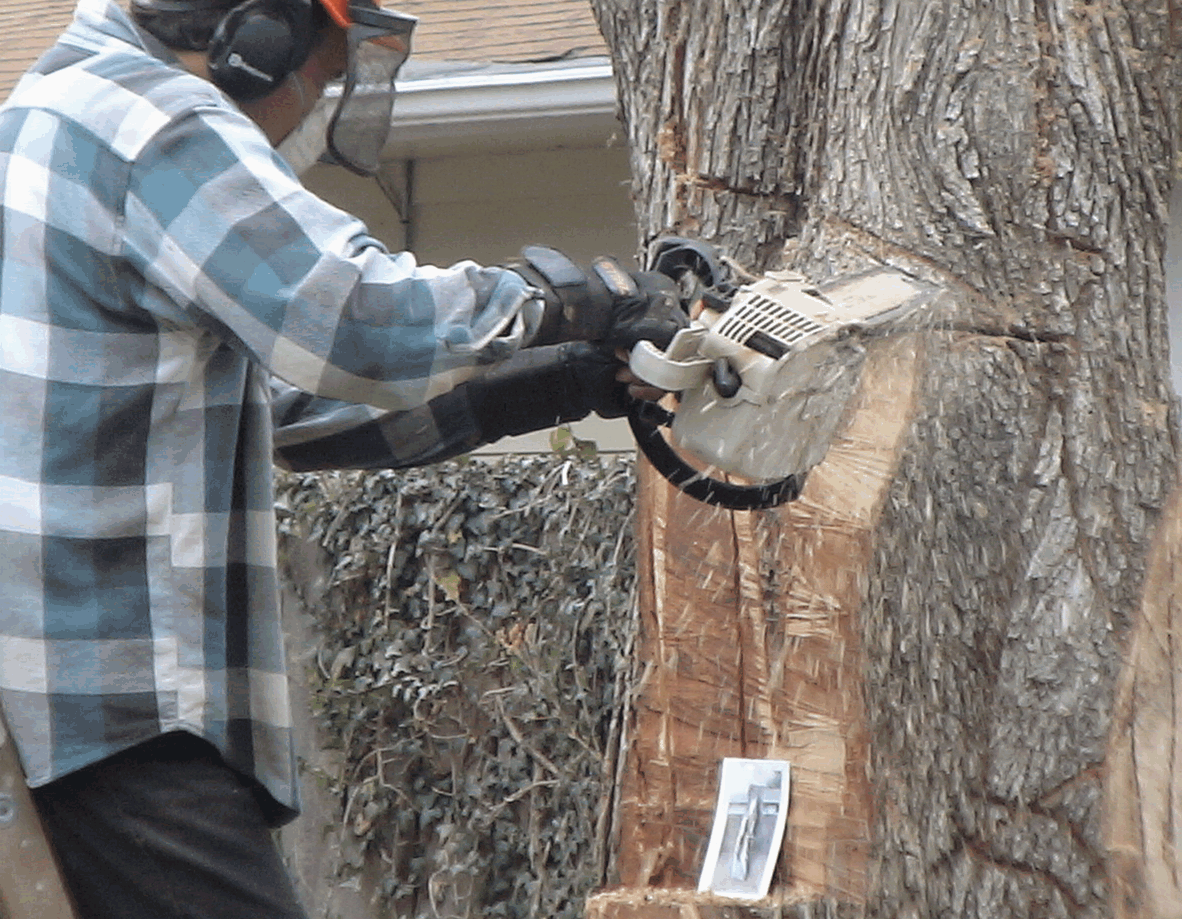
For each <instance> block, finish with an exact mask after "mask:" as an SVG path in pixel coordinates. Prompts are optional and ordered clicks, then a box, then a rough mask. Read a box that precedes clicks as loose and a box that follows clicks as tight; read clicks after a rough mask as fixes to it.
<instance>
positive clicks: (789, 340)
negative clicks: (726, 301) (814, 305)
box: [713, 285, 827, 360]
mask: <svg viewBox="0 0 1182 919" xmlns="http://www.w3.org/2000/svg"><path fill="white" fill-rule="evenodd" d="M777 286H780V287H781V288H782V289H783V293H784V295H785V297H784V299H787V298H789V297H790V298H792V299H797V300H800V299H803V298H806V297H807V298H808V299H810V300H811V299H815V298H813V297H811V296H810V295H809V294H806V293H804V292H803V291H801V290H800V289H799V288H798V287H791V286H789V285H777ZM744 294H745V295H744ZM784 299H778V298H775V297H769V296H767V295H766V294H763V293H759V292H756V291H754V290H750V289H748V290H746V291H744V292H743V293H741V294H740V295H739V297H737V298H736V299H735V302H734V303H733V304H732V305H731V308H730V309H728V310H727V311H726V312H725V313H724V314H723V315H722V318H721V319H720V320H719V321H718V323H717V324H716V325H715V326H714V329H713V331H714V332H715V333H716V334H718V335H721V336H722V337H723V338H727V339H730V340H731V341H734V342H737V343H738V344H740V345H745V346H746V347H748V348H752V349H754V350H756V351H759V352H760V353H762V354H766V355H767V356H768V357H770V358H772V359H773V360H775V359H778V358H780V357H782V356H783V355H784V354H786V353H787V352H788V351H790V350H791V349H792V346H793V345H795V344H796V343H797V342H799V341H801V340H802V339H804V338H808V337H809V336H811V335H815V334H816V333H818V332H821V331H823V330H824V329H825V328H826V325H827V324H824V323H821V322H818V321H817V320H816V319H815V318H813V317H812V316H808V315H805V314H804V313H802V312H800V311H799V310H796V309H793V308H792V307H791V306H789V305H788V304H787V303H785V302H784ZM819 305H820V304H819Z"/></svg>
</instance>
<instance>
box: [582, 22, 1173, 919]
mask: <svg viewBox="0 0 1182 919" xmlns="http://www.w3.org/2000/svg"><path fill="white" fill-rule="evenodd" d="M592 5H593V6H594V7H595V9H596V13H597V15H598V17H599V21H600V25H601V27H602V29H603V31H604V34H605V36H606V38H607V41H608V45H609V47H610V48H611V51H612V55H613V62H614V65H615V68H616V73H617V80H618V83H619V87H620V95H621V107H622V114H623V117H624V120H625V122H626V124H627V128H628V136H629V141H630V143H631V145H632V150H633V169H634V179H635V197H636V203H637V211H638V216H639V223H640V232H641V248H642V250H643V248H644V247H645V246H646V245H647V244H648V243H649V242H651V241H652V240H653V239H654V238H655V237H657V236H659V235H661V234H663V233H668V232H675V233H679V234H682V235H692V236H697V237H701V238H705V239H707V240H710V241H712V242H715V243H717V244H718V245H719V246H720V247H721V248H722V249H723V250H724V251H726V252H728V253H730V254H731V255H733V256H734V257H735V258H736V259H737V261H738V262H740V263H741V264H743V265H744V266H745V267H747V268H748V269H749V270H752V271H762V270H766V269H769V268H776V267H782V266H786V267H792V268H796V269H798V270H802V271H804V272H805V273H807V274H809V275H810V276H811V277H812V278H813V279H814V280H817V281H819V282H824V281H827V280H831V279H835V278H840V277H841V276H843V275H845V274H848V273H851V272H854V271H858V270H861V269H864V268H866V267H869V266H872V265H888V266H891V267H894V268H896V269H898V270H901V271H904V272H907V273H909V274H912V275H915V276H917V277H920V278H923V279H924V280H927V281H929V282H932V283H934V284H937V285H939V286H940V287H942V288H943V289H944V290H945V291H946V293H947V294H948V295H949V296H948V298H947V300H948V305H947V307H946V308H943V309H942V310H941V311H940V314H939V315H937V316H934V317H933V322H932V326H931V328H930V329H928V330H926V331H924V332H922V333H917V334H912V335H909V336H905V337H898V338H895V339H892V340H886V341H883V342H881V343H879V344H878V345H876V346H875V347H874V348H873V349H872V350H871V353H870V355H869V358H868V363H867V367H866V369H865V371H864V373H863V379H862V387H861V391H860V393H859V395H858V396H857V397H856V398H855V402H854V404H853V405H852V406H851V408H850V410H849V412H848V416H847V418H846V420H845V423H844V427H843V428H842V432H841V434H840V435H839V437H838V438H837V440H836V441H835V443H834V446H833V447H832V449H831V451H830V454H829V456H828V457H827V459H826V461H825V462H824V463H823V464H822V465H821V466H819V467H818V468H816V469H815V470H814V471H813V473H812V474H811V475H810V477H809V480H808V483H807V486H806V489H805V492H804V495H803V496H802V498H801V499H800V500H799V501H798V502H796V503H795V504H792V505H789V506H787V507H785V508H783V509H781V510H779V511H772V512H760V513H755V514H744V513H736V514H729V513H725V512H720V511H717V510H708V509H704V508H703V507H702V506H700V505H695V504H694V502H692V501H690V500H688V499H685V498H683V497H682V496H679V495H676V494H672V493H670V490H669V489H668V488H667V487H666V486H665V485H664V484H663V483H662V482H661V481H660V480H658V479H657V478H656V477H655V476H654V475H648V476H646V477H645V478H644V480H643V483H642V493H641V501H642V509H641V534H640V535H641V545H642V553H643V554H642V557H641V560H640V561H641V566H642V568H641V570H642V578H643V581H644V583H645V585H646V587H645V593H644V596H643V597H642V600H643V609H642V619H643V623H644V634H643V640H642V642H641V645H640V647H641V651H640V655H641V660H640V662H639V666H640V667H641V681H640V684H639V689H638V694H637V699H636V704H635V713H634V732H633V740H632V743H631V746H630V749H629V751H628V754H627V757H626V760H625V762H624V763H623V764H622V768H621V773H620V774H621V778H620V781H619V784H618V788H617V798H618V806H617V811H618V820H617V831H618V834H619V842H618V850H617V858H616V863H615V867H616V880H617V881H618V885H619V886H618V887H616V888H613V889H611V890H608V891H605V892H604V893H602V894H600V895H599V896H597V897H596V898H594V899H593V900H592V901H591V903H590V905H589V907H588V914H589V915H591V916H596V917H604V919H606V917H624V916H633V915H635V916H662V917H663V916H670V917H678V916H684V917H688V916H691V915H693V916H713V915H740V914H748V915H794V916H796V915H800V916H804V915H863V914H867V915H875V916H878V915H881V916H907V917H911V916H914V917H927V916H958V917H959V916H983V917H984V916H988V917H1005V916H1015V917H1019V916H1033V915H1038V916H1067V915H1071V916H1104V915H1111V914H1114V913H1115V914H1118V915H1129V916H1165V915H1179V909H1180V907H1179V905H1178V904H1179V902H1182V897H1180V896H1179V893H1178V891H1179V886H1178V885H1179V881H1178V878H1179V874H1180V873H1182V859H1179V857H1178V854H1177V852H1176V845H1177V841H1176V838H1175V835H1174V823H1175V821H1176V820H1177V819H1178V817H1179V816H1180V815H1179V804H1178V803H1177V796H1176V795H1175V794H1174V791H1175V789H1176V787H1177V785H1178V783H1179V774H1180V773H1179V767H1178V765H1177V764H1176V762H1175V760H1176V757H1177V755H1178V754H1182V748H1180V746H1179V738H1178V737H1177V733H1178V727H1179V719H1178V713H1177V711H1176V710H1175V708H1174V707H1173V706H1174V704H1175V702H1174V700H1175V698H1176V696H1177V689H1178V678H1177V676H1176V675H1175V672H1174V671H1175V670H1176V669H1177V668H1176V667H1175V665H1174V661H1173V646H1172V631H1171V626H1172V624H1173V622H1174V620H1175V618H1176V617H1177V607H1178V603H1177V602H1176V601H1175V599H1174V598H1175V597H1176V596H1182V586H1180V585H1178V584H1175V583H1174V582H1175V580H1176V579H1180V578H1182V574H1178V575H1176V574H1175V572H1177V571H1178V563H1177V561H1176V558H1177V556H1178V554H1179V552H1180V551H1182V550H1180V549H1179V548H1178V546H1177V541H1178V539H1179V538H1180V537H1182V507H1179V506H1178V503H1179V502H1177V501H1175V502H1174V504H1173V506H1174V507H1175V508H1176V509H1175V510H1174V511H1173V512H1171V513H1169V514H1168V515H1167V525H1165V526H1161V527H1159V523H1160V522H1161V519H1162V510H1163V508H1164V507H1165V506H1166V504H1167V498H1168V495H1169V492H1170V491H1171V489H1172V488H1173V487H1174V483H1175V478H1176V472H1175V443H1174V436H1173V431H1174V424H1175V421H1176V419H1175V411H1174V402H1173V395H1172V393H1171V391H1170V388H1169V383H1168V369H1167V366H1168V355H1167V344H1166V341H1167V340H1166V329H1165V308H1164V293H1163V290H1164V289H1163V272H1162V254H1163V247H1164V240H1165V228H1166V222H1167V214H1166V201H1167V200H1168V197H1169V186H1170V181H1171V167H1172V163H1173V158H1174V155H1175V123H1174V112H1173V108H1174V100H1175V99H1176V98H1177V92H1176V90H1177V88H1178V85H1179V80H1178V74H1177V72H1176V70H1175V67H1174V61H1173V59H1172V57H1171V55H1170V51H1169V44H1170V40H1171V39H1170V36H1171V21H1170V20H1171V16H1170V10H1169V9H1168V8H1167V2H1166V0H1125V2H1123V3H1122V2H1117V0H1111V2H1106V0H1102V2H1090V3H1084V2H1072V0H978V2H965V3H922V2H902V3H901V2H896V0H877V2H876V0H629V2H624V0H592ZM772 433H774V432H772ZM1155 534H1156V538H1157V539H1158V540H1159V542H1160V545H1159V546H1158V547H1157V549H1156V550H1154V551H1155V552H1156V554H1155V555H1154V564H1153V566H1152V568H1151V569H1149V566H1148V559H1149V557H1150V552H1151V546H1152V543H1153V541H1154V539H1155ZM1147 570H1149V571H1150V576H1149V580H1148V583H1147V579H1146V574H1147ZM1143 598H1144V599H1143ZM1122 668H1123V673H1122ZM725 755H742V756H764V757H770V758H783V759H788V760H790V761H791V762H792V763H793V781H792V787H793V792H792V803H791V806H790V810H789V819H788V833H787V837H786V842H785V846H784V852H783V855H782V857H781V861H780V864H779V867H778V875H777V878H776V881H775V882H774V885H773V887H774V890H773V896H772V897H771V898H770V899H769V900H768V901H766V902H761V903H758V904H754V905H750V906H746V907H742V908H740V907H738V906H736V905H735V904H733V903H729V904H728V903H722V902H719V901H715V900H711V899H710V898H706V897H702V896H699V895H697V894H696V893H694V892H693V888H694V887H695V886H696V881H697V873H698V871H699V870H700V867H701V860H702V855H703V852H704V849H705V842H706V839H707V837H708V834H709V824H710V819H711V810H712V806H713V797H714V794H715V790H716V782H717V765H718V759H719V757H721V756H725Z"/></svg>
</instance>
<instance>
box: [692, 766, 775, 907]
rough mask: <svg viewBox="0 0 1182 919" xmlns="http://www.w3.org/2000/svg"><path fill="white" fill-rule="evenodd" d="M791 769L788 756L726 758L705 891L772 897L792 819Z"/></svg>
mask: <svg viewBox="0 0 1182 919" xmlns="http://www.w3.org/2000/svg"><path fill="white" fill-rule="evenodd" d="M789 768H790V767H789V764H788V763H787V762H786V761H784V760H771V759H738V758H733V757H727V758H726V759H723V761H722V769H721V772H720V775H719V779H718V804H717V805H716V807H715V810H714V825H713V828H712V829H711V831H710V843H709V845H708V846H707V849H706V859H705V862H704V864H703V866H702V875H701V878H700V880H699V881H698V890H699V891H710V892H711V893H715V894H718V895H719V896H724V897H735V898H738V899H745V900H758V899H759V898H761V897H765V896H767V893H768V890H769V888H770V886H771V881H772V874H773V872H774V871H775V868H776V861H777V857H778V855H779V853H780V844H781V843H782V842H783V840H784V826H785V824H786V822H787V819H788V792H789Z"/></svg>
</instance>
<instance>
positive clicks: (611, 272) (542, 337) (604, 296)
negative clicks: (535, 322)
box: [506, 246, 689, 350]
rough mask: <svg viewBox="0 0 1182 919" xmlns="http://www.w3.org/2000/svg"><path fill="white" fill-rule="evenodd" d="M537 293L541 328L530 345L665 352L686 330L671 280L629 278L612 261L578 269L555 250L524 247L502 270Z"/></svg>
mask: <svg viewBox="0 0 1182 919" xmlns="http://www.w3.org/2000/svg"><path fill="white" fill-rule="evenodd" d="M506 267H507V268H511V269H512V270H513V271H516V272H517V273H518V274H520V275H521V276H522V277H523V278H525V279H526V281H528V282H529V284H530V285H532V286H533V287H536V288H537V289H538V290H540V291H541V292H542V295H543V298H544V300H545V310H544V312H543V317H542V323H541V327H540V329H539V330H538V333H537V335H535V336H534V339H533V342H532V343H533V344H535V345H546V344H553V343H555V342H561V341H594V342H600V343H602V344H603V345H604V346H605V347H607V348H609V349H617V348H622V349H625V350H631V349H632V347H633V345H635V344H636V343H637V342H638V341H642V340H647V341H651V342H653V343H654V344H656V345H657V347H659V348H661V349H664V348H666V347H667V346H668V344H669V342H670V341H671V340H672V338H673V336H674V335H675V334H676V333H677V332H678V331H679V330H680V329H683V328H685V327H686V326H687V325H689V317H688V316H687V315H686V314H685V311H684V310H683V309H682V308H681V301H680V300H679V299H678V296H677V288H676V286H675V285H674V283H673V281H672V280H670V279H669V278H667V277H665V275H663V274H660V273H658V272H646V273H643V274H631V273H629V272H628V271H626V270H625V269H624V268H623V266H621V265H620V263H619V262H618V261H616V260H615V259H614V258H609V257H606V256H604V257H600V258H597V259H595V260H594V261H593V262H592V263H591V267H590V268H589V269H584V268H580V267H579V266H578V265H576V264H575V263H574V262H572V261H571V260H570V259H569V258H567V257H566V256H565V255H563V254H562V253H561V252H559V251H558V250H557V249H551V248H548V247H546V246H526V247H525V248H524V249H522V250H521V259H520V261H516V262H513V263H511V264H509V265H507V266H506Z"/></svg>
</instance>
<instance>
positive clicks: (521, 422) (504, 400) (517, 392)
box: [465, 342, 628, 443]
mask: <svg viewBox="0 0 1182 919" xmlns="http://www.w3.org/2000/svg"><path fill="white" fill-rule="evenodd" d="M620 366H621V365H620V362H619V361H618V360H616V359H615V357H614V356H613V355H612V354H611V353H610V352H608V351H605V350H604V349H603V348H602V347H599V346H597V345H594V344H590V343H588V342H567V343H565V344H560V345H552V346H548V347H536V348H526V349H524V350H522V351H519V352H517V353H516V354H515V355H513V357H511V358H510V359H509V360H507V361H505V362H504V363H502V364H499V365H497V366H496V367H494V368H493V369H491V370H490V371H489V372H488V373H486V374H485V375H483V376H482V377H479V378H477V379H474V380H472V381H470V382H469V383H467V384H466V385H465V389H466V392H467V394H468V401H469V404H470V405H471V408H472V413H473V415H474V417H475V418H476V420H477V423H478V424H479V426H480V430H481V440H482V441H483V442H484V443H492V442H493V441H495V440H499V439H500V438H502V437H506V436H509V435H512V434H527V433H529V432H530V431H540V430H544V429H546V428H552V427H554V426H556V425H559V424H563V423H564V422H568V421H578V420H579V419H581V418H585V417H586V416H587V415H589V414H590V413H591V412H593V411H594V412H597V413H598V414H600V415H602V416H603V417H605V418H616V417H619V416H620V415H623V414H624V413H625V412H626V411H627V402H628V393H627V386H626V385H625V384H624V383H620V382H618V381H617V380H616V378H615V377H616V372H617V371H618V370H619V369H620Z"/></svg>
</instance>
